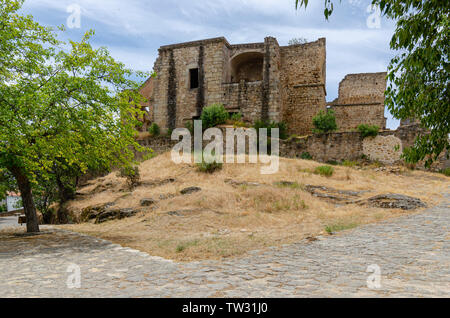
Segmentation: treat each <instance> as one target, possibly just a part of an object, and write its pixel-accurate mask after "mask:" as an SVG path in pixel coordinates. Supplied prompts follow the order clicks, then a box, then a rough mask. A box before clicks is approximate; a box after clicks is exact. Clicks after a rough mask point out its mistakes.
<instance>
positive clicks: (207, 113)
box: [200, 104, 229, 129]
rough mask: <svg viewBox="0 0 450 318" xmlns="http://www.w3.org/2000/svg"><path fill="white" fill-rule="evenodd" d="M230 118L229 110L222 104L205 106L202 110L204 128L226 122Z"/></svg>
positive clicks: (201, 117)
mask: <svg viewBox="0 0 450 318" xmlns="http://www.w3.org/2000/svg"><path fill="white" fill-rule="evenodd" d="M228 118H229V115H228V112H227V110H226V109H225V106H223V105H222V104H212V105H210V106H208V107H205V108H204V109H203V111H202V115H201V116H200V119H201V120H202V125H203V129H208V128H211V127H215V126H217V125H222V124H225V122H226V121H227V119H228Z"/></svg>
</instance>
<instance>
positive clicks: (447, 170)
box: [441, 168, 450, 177]
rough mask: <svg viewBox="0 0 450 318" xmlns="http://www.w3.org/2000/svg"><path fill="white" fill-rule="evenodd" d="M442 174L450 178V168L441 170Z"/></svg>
mask: <svg viewBox="0 0 450 318" xmlns="http://www.w3.org/2000/svg"><path fill="white" fill-rule="evenodd" d="M441 173H442V174H443V175H445V176H447V177H450V168H446V169H443V170H441Z"/></svg>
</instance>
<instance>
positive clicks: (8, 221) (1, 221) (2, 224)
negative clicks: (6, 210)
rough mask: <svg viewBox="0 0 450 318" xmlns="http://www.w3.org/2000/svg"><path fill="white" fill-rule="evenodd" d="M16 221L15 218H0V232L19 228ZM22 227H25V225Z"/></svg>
mask: <svg viewBox="0 0 450 318" xmlns="http://www.w3.org/2000/svg"><path fill="white" fill-rule="evenodd" d="M17 219H18V218H17V216H5V217H0V230H1V229H3V228H9V227H19V226H20V224H19V223H17ZM22 226H23V227H25V224H24V225H22Z"/></svg>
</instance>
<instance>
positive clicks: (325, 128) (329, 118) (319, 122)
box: [313, 110, 338, 134]
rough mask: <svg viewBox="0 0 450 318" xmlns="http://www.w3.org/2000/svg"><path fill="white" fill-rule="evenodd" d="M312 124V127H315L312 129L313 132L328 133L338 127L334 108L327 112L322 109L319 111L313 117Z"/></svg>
mask: <svg viewBox="0 0 450 318" xmlns="http://www.w3.org/2000/svg"><path fill="white" fill-rule="evenodd" d="M313 124H314V127H316V128H315V129H313V132H314V133H315V134H324V133H329V132H332V131H336V130H337V129H338V127H337V124H336V116H335V114H334V110H328V111H327V112H324V111H323V110H321V111H319V113H318V114H317V115H316V116H315V117H313Z"/></svg>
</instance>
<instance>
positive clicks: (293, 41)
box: [288, 38, 308, 46]
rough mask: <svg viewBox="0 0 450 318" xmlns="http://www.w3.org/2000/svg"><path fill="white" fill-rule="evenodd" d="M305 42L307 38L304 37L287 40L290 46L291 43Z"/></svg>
mask: <svg viewBox="0 0 450 318" xmlns="http://www.w3.org/2000/svg"><path fill="white" fill-rule="evenodd" d="M307 42H308V40H307V39H305V38H293V39H290V40H289V42H288V45H289V46H291V45H299V44H305V43H307Z"/></svg>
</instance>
